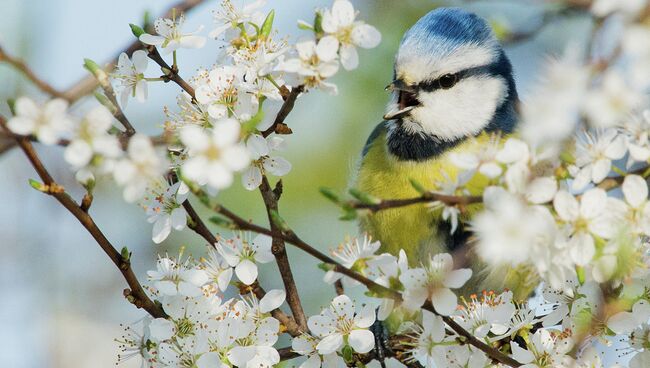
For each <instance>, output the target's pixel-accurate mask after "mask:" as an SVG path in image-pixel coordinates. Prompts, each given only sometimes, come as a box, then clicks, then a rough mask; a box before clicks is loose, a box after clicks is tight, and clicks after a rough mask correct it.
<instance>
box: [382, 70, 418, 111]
mask: <svg viewBox="0 0 650 368" xmlns="http://www.w3.org/2000/svg"><path fill="white" fill-rule="evenodd" d="M386 90H387V91H397V92H398V93H399V100H400V101H402V99H403V98H404V96H410V97H412V98H413V99H414V100H415V102H416V103H418V102H417V99H415V97H414V96H415V95H416V94H417V88H416V87H414V86H409V85H408V84H406V83H404V81H403V80H401V79H396V80H394V81H393V82H391V84H389V85H388V86H386ZM418 104H419V103H418ZM399 106H400V107H401V109H398V110H395V111H391V112H389V113H387V114H386V115H384V120H399V119H401V118H403V117H405V116H408V115H409V113H410V112H411V111H412V110H413V109H415V108H416V107H417V104H413V105H410V104H409V105H406V106H405V105H404V103H403V101H402V102H401V103H400V104H399Z"/></svg>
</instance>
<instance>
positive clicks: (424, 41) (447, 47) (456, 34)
mask: <svg viewBox="0 0 650 368" xmlns="http://www.w3.org/2000/svg"><path fill="white" fill-rule="evenodd" d="M467 44H474V45H483V44H487V45H488V46H489V47H494V48H498V47H499V46H498V42H497V40H496V38H495V37H494V34H493V33H492V29H491V28H490V26H489V25H488V24H487V22H486V21H485V20H483V19H482V18H481V17H479V16H477V15H476V14H473V13H470V12H467V11H465V10H462V9H460V8H438V9H435V10H432V11H430V12H429V13H428V14H427V15H425V16H423V17H422V18H420V20H418V21H417V23H415V24H414V25H413V27H411V28H410V29H409V30H408V31H407V32H406V33H405V34H404V37H403V38H402V42H401V46H408V47H409V48H415V49H417V50H418V51H420V52H423V53H427V54H438V55H441V54H442V55H444V54H450V53H452V52H453V51H454V50H455V49H456V48H457V47H459V46H461V45H467Z"/></svg>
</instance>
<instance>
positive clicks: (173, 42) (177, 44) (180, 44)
mask: <svg viewBox="0 0 650 368" xmlns="http://www.w3.org/2000/svg"><path fill="white" fill-rule="evenodd" d="M183 23H185V16H184V15H182V14H181V16H180V17H178V19H168V18H158V19H156V21H155V22H154V29H155V30H156V33H157V34H158V35H157V36H154V35H150V34H148V33H144V34H142V35H140V41H142V42H143V43H146V44H147V45H153V46H159V47H161V48H162V50H163V53H164V54H169V53H171V52H173V51H176V50H177V49H179V48H185V49H199V48H201V47H203V46H204V45H205V41H206V40H205V37H202V36H197V35H195V33H198V32H200V31H201V29H203V26H201V27H199V29H197V30H196V31H194V32H192V33H183V29H182V28H183Z"/></svg>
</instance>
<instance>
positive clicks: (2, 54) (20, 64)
mask: <svg viewBox="0 0 650 368" xmlns="http://www.w3.org/2000/svg"><path fill="white" fill-rule="evenodd" d="M0 62H6V63H7V64H9V65H11V66H12V67H14V68H15V69H16V70H18V71H19V72H21V73H22V74H23V75H25V77H27V79H29V80H30V81H31V82H32V83H34V85H35V86H36V87H38V88H39V89H40V90H41V91H43V92H45V93H47V94H48V95H50V96H52V97H58V98H63V99H66V100H67V99H68V98H67V97H66V96H65V94H64V93H63V92H61V91H59V90H58V89H56V88H54V87H52V86H51V85H50V84H49V83H47V82H45V81H44V80H42V79H41V78H39V77H38V76H37V75H36V74H35V73H34V72H33V71H32V69H31V68H30V67H29V66H28V65H27V64H26V63H25V62H24V61H23V60H21V59H19V58H16V57H14V56H12V55H9V54H7V52H6V51H4V49H3V48H2V47H1V46H0Z"/></svg>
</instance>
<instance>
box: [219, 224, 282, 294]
mask: <svg viewBox="0 0 650 368" xmlns="http://www.w3.org/2000/svg"><path fill="white" fill-rule="evenodd" d="M216 248H217V250H218V251H219V254H221V256H222V257H223V258H224V259H225V260H226V262H228V264H229V265H230V267H233V268H234V269H235V274H236V275H237V278H239V280H240V281H241V282H243V283H244V284H246V285H250V284H252V283H253V282H254V281H255V280H256V279H257V274H258V271H257V264H256V263H269V262H271V261H273V260H274V259H275V258H274V256H273V253H271V238H270V237H269V236H266V235H263V234H259V235H257V236H256V237H255V238H253V239H252V240H245V239H242V238H241V237H235V238H233V239H230V240H227V241H224V240H219V241H218V242H217V244H216Z"/></svg>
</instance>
